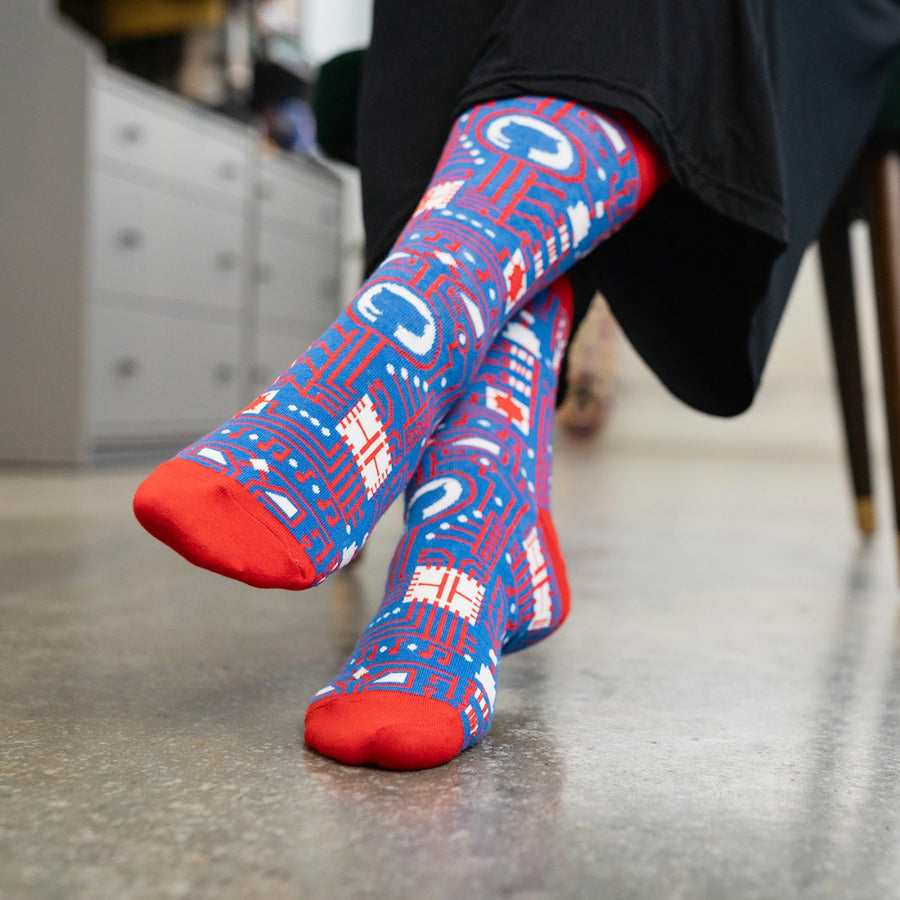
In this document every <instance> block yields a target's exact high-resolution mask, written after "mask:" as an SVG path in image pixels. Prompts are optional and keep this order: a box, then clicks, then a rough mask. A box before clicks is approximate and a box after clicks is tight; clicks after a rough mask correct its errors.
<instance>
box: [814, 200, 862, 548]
mask: <svg viewBox="0 0 900 900" xmlns="http://www.w3.org/2000/svg"><path fill="white" fill-rule="evenodd" d="M849 224H850V221H849V213H848V210H847V207H846V206H845V205H844V204H842V203H836V204H835V205H834V206H833V207H832V209H831V211H830V212H829V214H828V218H827V219H826V220H825V224H824V225H823V226H822V230H821V232H820V233H819V262H820V264H821V266H822V277H823V281H824V284H825V299H826V305H827V307H828V324H829V326H830V331H831V345H832V347H833V349H834V364H835V376H836V379H837V385H838V393H839V395H840V400H841V412H842V413H843V419H844V437H845V439H846V446H847V456H848V459H849V462H850V477H851V481H852V483H853V493H854V495H855V497H856V522H857V525H858V526H859V530H860V531H861V532H862V533H863V534H864V535H866V536H869V535H871V534H872V533H873V532H874V530H875V513H874V507H873V505H872V477H871V472H870V469H869V441H868V430H867V428H866V407H865V399H864V397H865V394H864V391H863V382H862V363H861V360H860V352H859V329H858V328H857V324H856V296H855V293H854V290H853V263H852V259H851V256H850V236H849V233H848V227H849Z"/></svg>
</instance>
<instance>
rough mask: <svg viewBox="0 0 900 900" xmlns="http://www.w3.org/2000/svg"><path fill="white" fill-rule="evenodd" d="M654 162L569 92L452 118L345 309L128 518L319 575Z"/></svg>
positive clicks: (647, 179) (627, 127) (646, 184)
mask: <svg viewBox="0 0 900 900" xmlns="http://www.w3.org/2000/svg"><path fill="white" fill-rule="evenodd" d="M661 171H662V165H661V163H660V161H659V158H658V157H657V155H656V153H655V149H654V148H653V146H652V145H651V144H650V142H649V140H648V139H647V138H646V137H645V136H644V135H643V133H642V132H641V131H640V130H639V129H638V128H637V126H635V125H633V124H631V123H627V124H622V123H620V122H617V121H616V120H615V119H614V118H612V117H611V116H609V115H600V114H599V113H597V112H595V111H593V110H589V109H586V108H584V107H580V106H578V105H576V104H574V103H569V102H566V101H561V100H554V99H549V98H539V97H522V98H516V99H513V100H504V101H497V102H495V103H490V104H485V105H483V106H478V107H475V108H474V109H473V110H471V111H470V112H468V113H466V114H464V115H463V116H461V117H460V118H459V120H458V121H457V122H456V123H455V125H454V127H453V130H452V132H451V135H450V138H449V139H448V142H447V145H446V147H445V150H444V154H443V156H442V158H441V161H440V163H439V165H438V167H437V170H436V172H435V175H434V178H433V179H432V183H431V186H430V187H429V189H428V190H427V191H426V193H425V195H424V197H423V198H422V201H421V203H420V204H419V207H418V208H417V210H416V212H415V214H414V215H413V217H412V219H411V221H410V222H409V224H408V225H407V227H406V229H405V230H404V231H403V233H402V234H401V236H400V238H399V240H398V242H397V244H396V245H395V247H394V249H393V250H392V252H391V254H390V255H389V256H388V257H387V259H386V260H385V261H384V262H383V264H382V265H381V266H380V267H379V268H378V269H377V270H376V271H375V273H374V274H373V276H372V277H371V278H370V279H369V281H368V282H367V283H366V284H365V285H363V288H362V289H361V291H360V293H359V295H358V296H357V298H356V299H355V300H354V301H353V303H352V304H351V306H350V309H349V310H348V312H347V313H346V314H344V315H343V316H341V317H340V318H339V319H338V320H337V322H336V323H335V324H334V325H333V326H332V327H331V328H330V329H329V330H328V331H327V332H326V333H325V335H324V336H323V337H322V338H321V339H320V340H318V341H317V342H316V343H315V344H313V346H312V347H311V348H310V349H309V351H308V352H307V353H305V354H304V355H303V356H301V357H300V358H299V359H298V360H297V362H296V363H295V364H294V365H293V366H292V367H291V368H290V369H289V370H288V371H287V372H285V373H284V375H282V376H281V378H279V379H278V380H277V381H276V382H275V383H274V384H273V385H272V387H271V389H270V390H268V391H266V392H264V393H263V394H262V395H261V396H260V397H259V398H258V399H257V400H256V401H254V402H253V403H252V404H251V405H250V406H249V407H247V408H246V409H244V410H242V411H241V412H240V413H238V414H237V415H236V416H235V417H234V418H233V419H232V420H230V421H229V422H227V423H225V425H223V426H222V427H221V428H219V429H217V430H216V431H214V432H212V433H210V434H209V435H207V436H206V437H204V438H202V439H201V440H199V441H197V442H196V443H195V444H193V445H191V446H190V447H188V448H187V449H186V450H184V451H183V452H182V453H180V454H179V455H178V457H177V458H176V459H174V460H171V461H169V462H168V463H165V464H164V465H163V466H161V467H160V468H159V469H157V471H156V472H155V473H153V474H152V475H151V476H150V478H148V479H147V480H146V481H145V482H144V484H143V485H142V486H141V488H140V489H139V490H138V493H137V495H136V497H135V512H136V514H137V516H138V518H139V520H140V521H141V523H142V524H143V525H144V526H145V527H146V528H147V529H148V530H149V531H150V532H151V533H152V534H154V535H155V536H157V537H158V538H160V540H162V541H164V542H165V543H167V544H169V546H171V547H172V548H173V549H175V550H177V551H178V552H179V553H181V554H182V555H184V556H185V557H187V558H188V559H189V560H191V561H192V562H195V563H197V564H198V565H201V566H204V567H206V568H209V569H212V570H214V571H217V572H220V573H222V574H225V575H230V576H232V577H234V578H238V579H240V580H242V581H245V582H247V583H249V584H253V585H258V586H262V587H285V588H294V589H300V588H305V587H309V586H311V585H313V584H316V583H318V582H319V581H321V580H322V579H323V578H324V577H325V576H326V575H328V574H329V573H330V572H333V571H335V570H336V569H337V568H339V567H340V566H341V565H343V564H346V563H347V562H348V561H349V560H350V559H351V558H352V557H353V555H354V554H355V553H356V552H357V551H358V550H359V548H360V547H361V546H362V544H363V542H364V541H365V540H366V538H367V537H368V535H369V533H370V531H371V529H372V527H373V525H374V523H375V522H376V521H377V519H378V518H379V517H380V516H381V514H382V513H383V512H384V510H385V509H387V507H388V506H389V505H390V504H391V502H392V501H393V500H394V499H395V498H396V497H397V496H398V494H399V493H400V492H401V491H402V490H403V488H404V487H405V485H406V484H407V482H408V481H409V479H410V477H411V476H412V473H413V472H414V470H415V467H416V464H417V462H418V460H419V457H420V455H421V452H422V448H423V446H424V443H425V440H426V439H427V438H428V436H429V435H430V433H431V432H432V430H433V429H434V427H435V425H436V424H437V423H438V422H439V421H440V418H441V417H442V416H443V415H444V413H445V412H446V411H447V410H448V409H449V408H450V407H451V406H452V405H453V404H454V403H455V402H456V400H457V399H458V398H459V397H460V395H461V393H462V391H463V390H464V388H465V386H466V385H467V384H468V383H469V381H470V380H471V378H472V376H473V374H474V373H475V372H476V371H477V370H478V367H479V365H480V363H481V361H482V359H483V358H484V354H485V352H486V350H487V348H488V347H489V346H490V345H491V343H492V342H493V340H494V338H495V336H496V335H497V333H498V331H499V330H500V328H501V327H502V326H503V324H504V323H505V322H506V321H507V320H508V319H509V317H510V316H511V315H512V314H513V313H514V312H515V311H516V310H517V309H518V308H520V307H521V305H522V304H523V303H524V302H526V300H527V299H528V297H529V296H532V295H534V294H535V293H536V292H537V291H539V290H541V289H542V288H544V287H545V286H547V285H548V284H550V283H552V282H553V281H554V280H555V279H556V278H557V277H558V276H559V275H560V274H561V273H562V272H564V271H565V270H566V269H567V268H569V267H570V266H571V265H572V264H573V263H574V262H575V261H576V260H577V259H579V258H581V257H582V256H584V255H585V254H586V253H588V252H589V251H590V250H591V249H592V248H593V247H595V246H596V245H597V244H598V243H599V242H600V241H602V240H603V239H604V238H606V237H607V236H609V235H610V234H611V233H613V232H614V231H615V230H617V229H618V228H619V227H621V226H622V224H624V222H625V221H626V220H627V219H628V218H629V217H630V216H631V215H633V214H634V213H635V211H636V210H637V209H638V208H639V207H640V206H641V205H642V203H644V202H645V201H646V199H647V198H648V197H649V196H650V195H651V194H652V192H653V189H654V187H655V185H656V183H657V181H658V179H659V177H660V175H661Z"/></svg>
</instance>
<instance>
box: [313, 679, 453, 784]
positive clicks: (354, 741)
mask: <svg viewBox="0 0 900 900" xmlns="http://www.w3.org/2000/svg"><path fill="white" fill-rule="evenodd" d="M304 738H305V740H306V743H307V744H308V745H309V746H310V747H312V748H313V750H318V751H319V753H322V754H324V755H325V756H330V757H331V758H332V759H336V760H338V761H339V762H342V763H347V764H348V765H351V766H380V767H381V768H383V769H403V770H405V769H430V768H433V767H434V766H441V765H443V764H444V763H446V762H450V760H451V759H453V757H454V756H456V755H458V754H459V752H460V750H462V746H463V743H464V735H463V726H462V719H461V718H460V714H459V712H458V711H457V710H455V709H454V708H453V707H452V706H450V705H449V704H447V703H443V702H442V701H440V700H434V699H432V698H431V697H420V696H418V695H416V694H405V693H400V692H399V691H389V690H385V691H378V692H374V691H368V692H366V693H365V694H343V695H341V696H340V697H335V698H334V699H330V698H328V697H323V698H322V699H321V700H318V701H317V702H315V703H313V704H312V706H310V708H309V709H308V710H307V711H306V729H305V734H304Z"/></svg>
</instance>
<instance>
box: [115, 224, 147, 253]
mask: <svg viewBox="0 0 900 900" xmlns="http://www.w3.org/2000/svg"><path fill="white" fill-rule="evenodd" d="M143 241H144V238H143V236H142V235H141V233H140V231H138V230H137V229H136V228H125V229H123V230H122V231H120V232H119V246H120V247H123V248H124V249H126V250H134V249H135V247H140V245H141V244H142V243H143Z"/></svg>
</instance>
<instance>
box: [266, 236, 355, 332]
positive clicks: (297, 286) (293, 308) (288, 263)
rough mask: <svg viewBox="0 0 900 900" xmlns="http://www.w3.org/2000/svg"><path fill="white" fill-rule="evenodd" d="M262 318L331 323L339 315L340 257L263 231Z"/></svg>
mask: <svg viewBox="0 0 900 900" xmlns="http://www.w3.org/2000/svg"><path fill="white" fill-rule="evenodd" d="M259 259H260V262H259V264H258V266H257V271H256V279H257V283H258V293H257V296H258V298H259V315H260V317H261V318H263V319H271V318H272V317H275V318H277V319H290V320H294V321H310V320H314V321H316V322H322V321H324V322H326V323H330V322H331V321H332V320H333V319H335V318H336V317H337V314H338V294H339V291H340V282H339V279H338V256H337V250H336V248H335V247H334V246H323V245H319V244H313V243H310V242H308V241H303V240H298V239H296V238H288V237H284V236H283V235H281V234H273V233H271V232H263V233H262V234H261V235H260V241H259Z"/></svg>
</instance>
